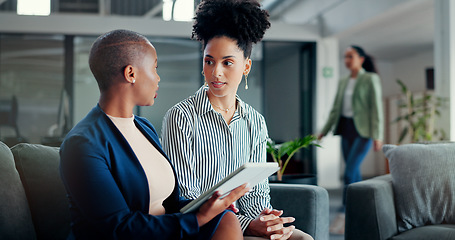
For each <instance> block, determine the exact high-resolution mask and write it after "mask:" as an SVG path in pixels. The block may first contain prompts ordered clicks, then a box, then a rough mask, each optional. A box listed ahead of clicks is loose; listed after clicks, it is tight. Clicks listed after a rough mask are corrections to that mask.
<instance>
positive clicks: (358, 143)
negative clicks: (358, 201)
mask: <svg viewBox="0 0 455 240" xmlns="http://www.w3.org/2000/svg"><path fill="white" fill-rule="evenodd" d="M339 124H341V125H340V126H339V127H340V128H339V129H340V133H341V148H342V151H343V159H344V162H345V164H346V167H345V169H344V189H343V208H344V206H346V188H347V186H348V185H349V184H351V183H355V182H359V181H361V180H362V175H361V173H360V165H361V164H362V162H363V160H364V159H365V156H366V155H367V153H368V151H369V150H370V148H371V146H372V144H373V140H372V139H371V138H364V137H362V136H360V135H359V133H358V132H357V130H356V128H355V125H354V121H353V119H352V118H344V117H342V118H341V119H340V123H339Z"/></svg>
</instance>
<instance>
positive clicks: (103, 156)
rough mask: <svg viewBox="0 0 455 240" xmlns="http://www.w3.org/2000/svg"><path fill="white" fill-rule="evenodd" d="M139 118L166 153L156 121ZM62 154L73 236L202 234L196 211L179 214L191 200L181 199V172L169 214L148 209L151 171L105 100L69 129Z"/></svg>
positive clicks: (144, 130)
mask: <svg viewBox="0 0 455 240" xmlns="http://www.w3.org/2000/svg"><path fill="white" fill-rule="evenodd" d="M134 123H135V124H136V126H137V127H138V129H140V131H141V132H142V133H143V134H144V135H145V136H146V137H147V139H148V140H149V141H150V142H151V143H152V144H153V145H154V146H155V147H156V148H157V149H158V150H159V151H160V152H161V154H163V155H164V156H166V154H165V153H164V152H163V151H162V149H161V145H160V142H159V138H158V135H157V134H156V131H155V129H154V128H153V126H152V124H151V123H150V122H149V121H147V120H146V119H145V118H141V117H137V116H136V117H135V120H134ZM60 157H61V162H60V173H61V177H62V180H63V183H64V185H65V187H66V190H67V193H68V198H69V201H70V212H71V219H72V223H71V225H72V226H71V229H72V232H71V234H70V236H69V238H70V239H74V238H76V239H183V238H185V239H188V238H192V236H195V235H196V234H198V232H199V227H198V222H197V219H196V215H195V214H194V213H189V214H181V213H179V209H180V208H181V207H182V206H184V205H185V204H186V203H188V202H189V200H184V199H182V198H179V190H178V183H177V178H176V177H175V171H174V178H175V187H174V190H173V192H172V193H171V195H170V196H169V197H168V198H167V199H166V200H165V201H164V202H163V206H164V208H165V210H166V214H165V215H160V216H152V215H150V214H148V211H149V202H150V196H149V188H148V182H147V178H146V175H145V172H144V170H143V168H142V166H141V164H140V163H139V160H138V159H137V157H136V155H135V154H134V152H133V150H132V148H131V147H130V145H129V144H128V142H127V141H126V139H125V138H124V137H123V135H122V134H121V133H120V131H119V130H118V129H117V128H116V127H115V125H114V124H113V123H112V121H111V120H110V119H109V117H108V116H107V115H106V114H105V113H104V112H103V111H102V109H101V108H100V107H99V105H97V106H96V107H94V108H93V109H92V110H91V111H90V113H89V114H88V115H87V116H86V117H85V118H84V119H83V120H82V121H80V122H79V123H78V124H77V125H76V126H75V127H74V128H73V129H72V130H71V131H70V132H69V133H68V135H67V136H66V138H65V141H64V142H63V144H62V146H61V148H60ZM166 158H167V156H166ZM173 170H174V169H173ZM161 184H168V183H166V182H162V183H161Z"/></svg>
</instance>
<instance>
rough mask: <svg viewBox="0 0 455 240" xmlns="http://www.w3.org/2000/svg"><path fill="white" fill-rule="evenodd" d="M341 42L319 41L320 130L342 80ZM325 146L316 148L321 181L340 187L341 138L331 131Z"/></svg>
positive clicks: (317, 88) (318, 106)
mask: <svg viewBox="0 0 455 240" xmlns="http://www.w3.org/2000/svg"><path fill="white" fill-rule="evenodd" d="M336 53H338V41H337V39H335V38H326V39H321V40H319V41H318V45H317V57H316V61H317V75H316V78H317V79H316V108H315V110H316V126H315V128H316V130H317V131H318V132H320V131H321V130H322V128H323V126H324V124H325V122H326V121H327V119H328V117H329V113H330V110H331V107H332V104H333V101H334V99H335V94H336V90H337V86H338V81H339V78H340V77H339V76H340V75H339V69H340V68H339V62H340V61H339V59H338V56H337V54H336ZM324 67H330V68H332V69H333V75H332V77H329V78H325V77H324V76H323V69H324ZM321 146H322V148H317V149H316V159H317V169H318V184H319V185H320V186H322V187H325V188H339V187H340V186H341V181H340V180H341V175H340V169H341V161H342V158H341V147H340V138H339V137H338V136H333V135H331V134H329V135H327V136H326V137H324V138H323V139H322V142H321Z"/></svg>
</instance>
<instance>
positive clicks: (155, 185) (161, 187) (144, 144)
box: [108, 115, 175, 215]
mask: <svg viewBox="0 0 455 240" xmlns="http://www.w3.org/2000/svg"><path fill="white" fill-rule="evenodd" d="M108 116H109V115H108ZM109 118H110V119H111V120H112V122H113V123H114V124H115V126H116V127H117V128H118V129H119V130H120V132H121V133H122V134H123V136H124V137H125V139H126V140H127V141H128V143H129V144H130V146H131V148H132V149H133V151H134V153H135V154H136V157H137V158H138V159H139V162H140V163H141V165H142V168H143V169H144V172H145V175H146V177H147V181H148V185H149V190H150V192H149V193H150V207H149V214H151V215H162V214H164V213H165V210H164V207H163V201H164V200H165V199H166V198H167V197H169V195H171V193H172V190H173V189H174V186H175V180H174V173H173V171H172V168H171V165H170V163H169V162H168V160H167V159H166V158H165V157H164V156H163V155H162V154H161V153H160V152H159V151H158V150H157V149H156V148H155V146H153V144H152V143H151V142H150V141H149V140H148V139H147V138H146V137H145V136H144V134H142V132H141V131H140V130H139V129H138V128H137V127H136V125H135V124H134V116H132V117H130V118H119V117H112V116H109Z"/></svg>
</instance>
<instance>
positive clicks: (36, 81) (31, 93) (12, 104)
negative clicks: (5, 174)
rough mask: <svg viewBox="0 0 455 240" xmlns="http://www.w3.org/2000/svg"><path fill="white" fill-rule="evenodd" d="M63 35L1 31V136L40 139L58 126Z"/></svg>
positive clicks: (11, 141)
mask: <svg viewBox="0 0 455 240" xmlns="http://www.w3.org/2000/svg"><path fill="white" fill-rule="evenodd" d="M63 82H64V37H63V36H56V35H26V34H24V35H11V34H9V35H7V34H2V35H0V140H1V141H3V142H5V143H7V144H8V145H14V144H15V143H17V142H23V141H26V142H40V141H41V138H42V137H45V136H49V135H53V134H54V132H55V131H57V130H58V126H57V123H58V113H59V105H60V99H61V97H62V90H63Z"/></svg>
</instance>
